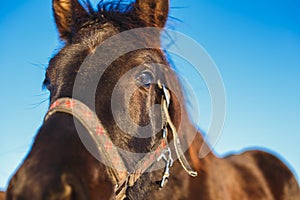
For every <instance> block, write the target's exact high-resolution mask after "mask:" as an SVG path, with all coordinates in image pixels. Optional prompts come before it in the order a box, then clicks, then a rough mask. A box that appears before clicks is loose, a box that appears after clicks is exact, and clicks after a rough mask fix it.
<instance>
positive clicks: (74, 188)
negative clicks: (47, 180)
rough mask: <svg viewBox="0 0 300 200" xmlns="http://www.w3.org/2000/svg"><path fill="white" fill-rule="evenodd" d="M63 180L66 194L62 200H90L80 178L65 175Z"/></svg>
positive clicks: (63, 194) (62, 196)
mask: <svg viewBox="0 0 300 200" xmlns="http://www.w3.org/2000/svg"><path fill="white" fill-rule="evenodd" d="M61 180H62V183H63V188H64V192H63V193H62V195H61V197H60V198H59V199H60V200H88V197H87V194H86V193H85V192H84V191H85V190H84V188H83V185H82V184H81V182H80V181H79V179H78V178H76V177H74V176H73V175H71V174H63V175H62V176H61Z"/></svg>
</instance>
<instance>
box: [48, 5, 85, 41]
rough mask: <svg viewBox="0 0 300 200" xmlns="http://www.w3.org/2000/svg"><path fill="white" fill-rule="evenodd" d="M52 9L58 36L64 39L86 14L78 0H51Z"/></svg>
mask: <svg viewBox="0 0 300 200" xmlns="http://www.w3.org/2000/svg"><path fill="white" fill-rule="evenodd" d="M52 9H53V13H54V18H55V22H56V26H57V29H58V31H59V33H60V38H61V39H62V40H66V41H69V40H70V39H71V37H72V35H73V34H74V32H75V31H76V26H78V24H77V22H78V20H79V19H80V18H81V17H83V16H86V15H87V14H88V13H87V11H86V10H85V9H84V8H83V6H82V5H81V4H80V3H79V2H78V0H52Z"/></svg>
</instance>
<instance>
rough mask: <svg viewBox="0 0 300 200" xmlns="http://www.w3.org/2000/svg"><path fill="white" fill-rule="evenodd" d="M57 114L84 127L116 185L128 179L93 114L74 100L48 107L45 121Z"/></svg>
mask: <svg viewBox="0 0 300 200" xmlns="http://www.w3.org/2000/svg"><path fill="white" fill-rule="evenodd" d="M57 112H63V113H68V114H70V115H72V116H74V117H75V118H76V119H78V120H79V121H80V122H81V123H82V124H83V125H84V127H85V128H86V129H87V130H88V133H89V134H90V136H91V137H92V138H93V140H94V141H95V142H96V144H97V147H98V150H99V153H100V154H99V155H100V156H101V158H102V159H103V160H104V162H105V164H106V165H107V166H108V168H107V169H108V170H109V174H110V175H112V179H113V181H114V182H115V184H117V185H121V184H123V183H124V181H125V180H127V177H128V172H127V169H126V167H125V165H124V162H123V159H122V157H121V156H120V154H119V151H118V149H117V147H116V146H115V145H114V144H113V142H112V141H111V139H110V137H109V135H108V133H107V131H106V130H105V128H104V126H103V125H102V123H101V122H100V120H99V118H98V117H97V115H96V114H95V112H93V111H92V110H91V109H90V108H89V107H88V106H86V105H85V104H84V103H82V102H80V101H78V100H76V99H70V98H61V99H58V100H57V101H55V102H54V103H53V104H52V105H51V106H50V109H49V111H48V113H47V115H46V117H45V121H46V120H47V119H48V118H49V117H50V116H52V115H53V114H54V113H57Z"/></svg>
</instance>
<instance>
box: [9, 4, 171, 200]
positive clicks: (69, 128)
mask: <svg viewBox="0 0 300 200" xmlns="http://www.w3.org/2000/svg"><path fill="white" fill-rule="evenodd" d="M118 9H119V7H118V6H117V5H115V4H109V3H108V4H106V5H101V6H100V7H99V11H93V10H92V7H91V6H90V5H89V4H88V3H86V4H85V6H83V5H81V4H80V3H79V2H78V1H77V0H64V1H62V0H53V11H54V17H55V21H56V25H57V28H58V30H59V33H60V38H61V39H62V40H64V42H65V46H64V47H63V48H62V49H61V51H60V52H59V53H57V54H56V55H55V56H54V57H53V58H52V59H51V60H50V62H49V67H48V69H47V74H46V78H45V82H44V85H45V86H46V87H47V88H48V90H49V91H50V102H51V103H53V102H55V101H56V100H57V99H59V98H63V97H69V98H74V85H75V82H76V78H77V76H78V73H79V72H80V70H81V69H80V67H81V66H82V64H83V63H84V61H85V60H86V59H87V57H89V56H91V55H93V54H96V53H95V51H96V48H97V46H98V45H101V44H102V43H103V42H105V40H107V39H109V38H111V37H112V36H114V35H117V34H119V33H120V32H123V31H126V30H130V29H133V28H140V27H148V26H151V27H157V28H163V27H164V25H165V22H166V20H167V15H168V1H161V0H149V1H144V0H143V1H142V0H137V2H136V3H135V4H133V5H130V6H128V7H126V8H125V10H123V11H122V12H121V11H120V12H118V11H117V10H118ZM147 38H148V39H147ZM151 38H152V39H150V40H149V35H143V36H141V38H140V41H142V43H153V41H155V42H156V43H157V47H159V35H154V36H153V35H152V36H151ZM110 50H111V49H110ZM113 51H114V49H113ZM104 54H105V53H104ZM106 56H107V58H109V56H110V55H106ZM99 62H100V64H101V63H102V62H105V55H104V60H100V61H99ZM151 63H160V64H161V65H163V66H166V65H167V61H166V59H165V58H164V55H163V53H162V52H161V50H159V49H158V48H157V49H144V50H136V51H133V52H129V53H127V54H125V55H122V56H121V57H119V58H117V59H116V60H115V61H114V62H113V63H111V64H110V65H109V66H107V67H106V68H105V70H104V69H102V68H101V66H100V67H99V66H98V65H94V66H90V67H89V68H88V69H87V71H86V73H85V75H83V76H85V80H90V77H91V76H93V74H97V73H96V72H98V71H99V70H103V74H102V76H101V78H100V79H99V82H98V83H97V87H96V90H95V91H96V92H95V93H94V94H91V95H94V96H93V98H94V100H95V105H89V102H85V99H84V97H86V96H85V95H82V99H80V97H77V96H76V97H75V98H79V100H81V101H82V102H83V103H86V104H87V105H88V106H94V108H95V109H94V111H95V113H96V114H97V116H98V118H99V119H100V120H101V122H102V123H103V125H104V127H105V128H106V129H107V131H108V132H109V134H110V136H111V140H112V141H113V143H114V144H115V145H116V146H118V147H120V148H121V149H123V150H126V151H131V152H148V151H149V150H150V149H151V147H152V146H153V144H154V143H155V137H153V135H151V134H152V133H155V132H156V131H157V129H158V128H159V127H160V125H157V124H159V122H157V121H159V120H156V119H152V117H153V116H155V114H156V111H155V109H152V107H153V105H155V104H157V103H159V102H160V100H161V91H160V90H159V88H158V86H157V84H155V83H156V81H158V80H162V81H163V79H164V77H163V76H162V72H163V71H164V70H165V69H164V67H152V66H151ZM98 64H99V63H98ZM83 74H84V73H83ZM87 82H88V81H87ZM80 89H81V91H82V93H83V94H88V95H89V93H85V92H87V91H88V89H86V88H85V84H81V85H80ZM112 99H115V100H116V99H117V100H118V101H117V102H116V101H114V102H112ZM124 110H127V111H126V112H124ZM125 115H126V116H127V115H129V119H130V120H131V122H132V124H135V125H138V126H134V125H128V126H126V130H124V129H122V128H120V127H119V124H118V120H116V118H117V119H122V118H124V116H125ZM120 121H122V120H120ZM75 122H76V119H74V118H73V116H71V115H68V114H66V113H57V114H55V115H53V116H51V117H50V118H49V119H48V120H46V121H45V122H44V124H43V125H42V127H41V128H40V130H39V131H38V134H37V136H36V138H35V141H34V144H33V146H32V148H31V150H30V152H29V154H28V156H27V157H26V158H25V160H24V162H23V164H22V165H21V167H20V168H19V170H18V171H17V173H16V174H15V175H14V176H13V177H12V179H11V181H10V184H9V187H8V191H7V199H8V200H12V199H80V200H83V199H110V198H114V195H115V193H114V189H115V188H114V187H115V186H114V185H113V184H112V182H111V180H110V178H109V176H108V174H107V172H106V166H105V165H103V164H101V162H99V161H98V160H97V159H96V158H95V157H94V156H93V155H91V154H90V152H89V151H88V150H87V149H86V148H85V146H84V144H83V143H82V141H81V140H80V137H79V136H78V131H80V132H81V133H83V134H84V133H86V132H87V130H85V128H84V127H83V126H81V125H79V126H75ZM79 124H80V123H79ZM125 125H126V124H125ZM147 125H149V127H150V129H149V131H150V132H151V131H152V132H151V133H149V131H147V132H146V133H149V135H146V136H145V135H142V134H141V131H140V130H139V129H140V127H144V126H147ZM137 127H138V128H137ZM128 132H130V134H129V133H128ZM86 134H87V133H86ZM133 136H134V137H133ZM137 136H138V137H137ZM91 148H97V147H96V146H92V147H91ZM100 156H101V155H100ZM125 162H126V161H125ZM126 164H127V165H130V161H128V163H126Z"/></svg>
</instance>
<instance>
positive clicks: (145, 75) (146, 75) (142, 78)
mask: <svg viewBox="0 0 300 200" xmlns="http://www.w3.org/2000/svg"><path fill="white" fill-rule="evenodd" d="M153 80H154V76H153V74H152V73H151V72H150V71H144V72H142V73H141V74H139V75H138V76H137V77H136V81H137V85H138V86H143V87H150V85H151V83H152V82H153Z"/></svg>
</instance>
